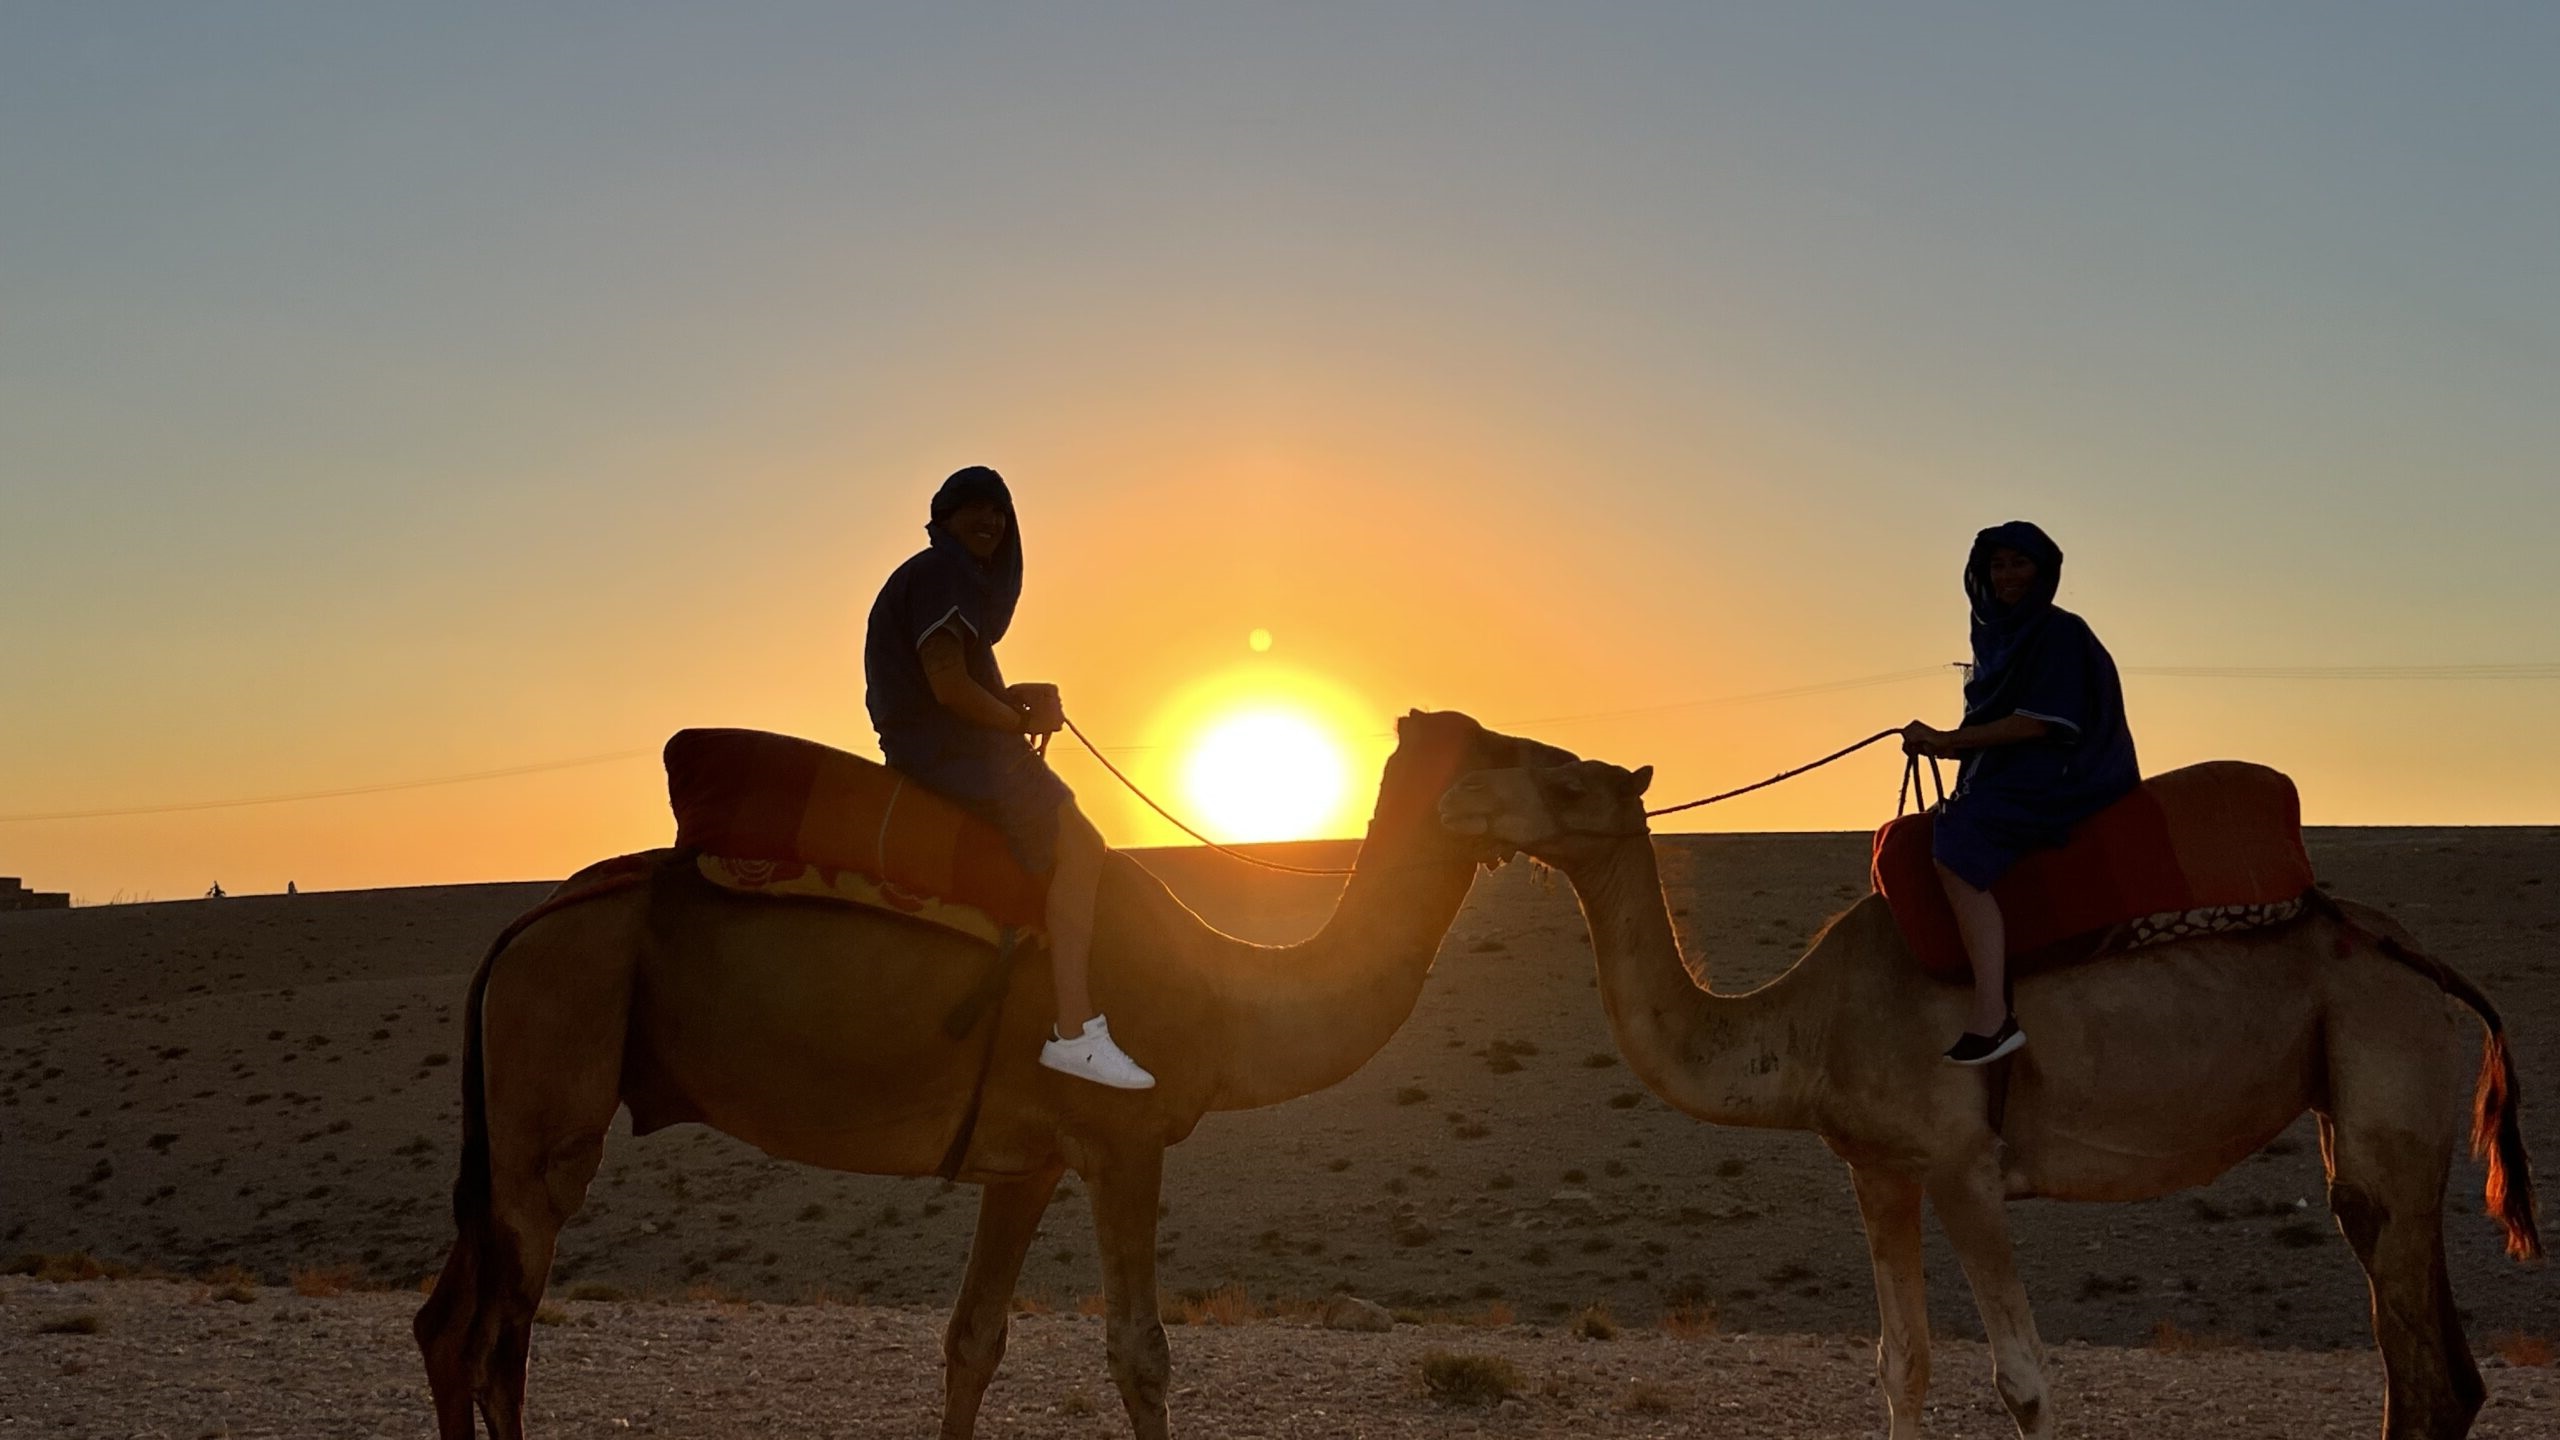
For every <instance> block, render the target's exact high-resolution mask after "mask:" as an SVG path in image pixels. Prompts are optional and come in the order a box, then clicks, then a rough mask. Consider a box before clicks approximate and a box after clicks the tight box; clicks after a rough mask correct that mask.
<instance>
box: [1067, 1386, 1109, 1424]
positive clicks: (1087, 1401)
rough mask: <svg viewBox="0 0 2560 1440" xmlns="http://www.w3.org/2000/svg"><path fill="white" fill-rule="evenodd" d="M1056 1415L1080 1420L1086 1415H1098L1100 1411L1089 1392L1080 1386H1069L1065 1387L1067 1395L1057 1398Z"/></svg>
mask: <svg viewBox="0 0 2560 1440" xmlns="http://www.w3.org/2000/svg"><path fill="white" fill-rule="evenodd" d="M1058 1413H1059V1414H1061V1415H1073V1416H1075V1417H1077V1418H1078V1419H1082V1418H1084V1417H1085V1416H1088V1415H1096V1414H1099V1413H1101V1411H1100V1407H1098V1406H1096V1405H1095V1404H1094V1403H1093V1395H1092V1393H1091V1392H1090V1391H1088V1390H1086V1389H1085V1388H1084V1387H1083V1386H1081V1385H1070V1386H1068V1387H1067V1393H1066V1394H1064V1395H1061V1396H1059V1397H1058Z"/></svg>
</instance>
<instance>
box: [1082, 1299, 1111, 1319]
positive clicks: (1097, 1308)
mask: <svg viewBox="0 0 2560 1440" xmlns="http://www.w3.org/2000/svg"><path fill="white" fill-rule="evenodd" d="M1076 1313H1077V1314H1079V1315H1082V1316H1084V1317H1085V1318H1087V1319H1089V1320H1099V1319H1101V1318H1102V1317H1103V1316H1105V1315H1108V1314H1110V1313H1111V1302H1110V1301H1108V1300H1106V1299H1104V1298H1103V1297H1102V1296H1101V1295H1100V1294H1099V1293H1096V1294H1092V1295H1087V1296H1086V1297H1084V1298H1083V1299H1081V1300H1078V1301H1077V1302H1076Z"/></svg>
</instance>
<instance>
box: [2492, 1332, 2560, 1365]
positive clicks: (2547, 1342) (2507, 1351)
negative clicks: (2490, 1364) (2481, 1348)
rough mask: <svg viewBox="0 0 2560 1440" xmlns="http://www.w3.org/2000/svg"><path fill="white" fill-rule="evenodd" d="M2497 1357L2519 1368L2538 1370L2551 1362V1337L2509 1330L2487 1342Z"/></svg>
mask: <svg viewBox="0 0 2560 1440" xmlns="http://www.w3.org/2000/svg"><path fill="white" fill-rule="evenodd" d="M2489 1348H2490V1349H2492V1350H2495V1351H2497V1352H2498V1357H2499V1358H2500V1359H2502V1360H2504V1361H2506V1362H2507V1363H2508V1364H2510V1365H2513V1366H2515V1367H2516V1368H2517V1369H2519V1370H2540V1369H2542V1368H2544V1367H2546V1366H2548V1365H2549V1364H2550V1363H2551V1348H2552V1347H2551V1337H2550V1336H2547V1335H2527V1334H2524V1333H2523V1332H2521V1331H2510V1332H2508V1333H2507V1334H2504V1335H2501V1336H2499V1337H2498V1338H2497V1339H2495V1340H2492V1341H2490V1342H2489Z"/></svg>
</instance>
